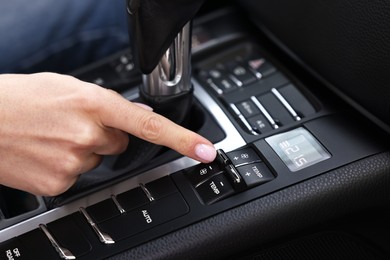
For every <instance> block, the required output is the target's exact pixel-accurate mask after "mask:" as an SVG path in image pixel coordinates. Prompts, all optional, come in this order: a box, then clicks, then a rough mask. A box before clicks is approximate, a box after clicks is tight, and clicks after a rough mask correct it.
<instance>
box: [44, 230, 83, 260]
mask: <svg viewBox="0 0 390 260" xmlns="http://www.w3.org/2000/svg"><path fill="white" fill-rule="evenodd" d="M39 228H40V229H41V230H42V231H43V233H44V234H45V236H46V237H47V239H49V241H50V243H51V245H52V246H53V247H54V249H55V250H56V251H57V253H58V254H59V256H60V257H61V258H62V259H76V257H75V256H74V255H73V254H72V252H70V250H69V249H66V248H64V247H62V246H60V244H59V243H58V242H57V240H56V239H55V238H54V237H53V235H52V234H51V233H50V231H49V230H48V229H47V227H46V225H44V224H40V225H39Z"/></svg>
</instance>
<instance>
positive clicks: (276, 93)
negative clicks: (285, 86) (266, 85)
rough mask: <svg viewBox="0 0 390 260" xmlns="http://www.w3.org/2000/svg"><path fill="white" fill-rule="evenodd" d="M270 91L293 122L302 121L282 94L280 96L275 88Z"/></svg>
mask: <svg viewBox="0 0 390 260" xmlns="http://www.w3.org/2000/svg"><path fill="white" fill-rule="evenodd" d="M271 91H272V93H273V94H274V96H276V98H277V99H278V100H279V101H280V103H282V105H283V106H284V107H285V108H286V109H287V110H288V112H289V113H290V115H291V116H292V117H293V118H294V120H295V121H299V120H301V119H302V118H301V117H300V116H298V114H297V113H296V112H295V110H294V108H292V106H291V105H290V103H288V101H287V100H286V99H285V98H284V97H283V95H282V94H280V92H279V91H278V90H277V89H276V88H272V89H271Z"/></svg>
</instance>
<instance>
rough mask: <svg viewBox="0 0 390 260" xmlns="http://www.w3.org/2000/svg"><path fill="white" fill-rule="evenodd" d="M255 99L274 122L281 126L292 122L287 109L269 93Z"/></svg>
mask: <svg viewBox="0 0 390 260" xmlns="http://www.w3.org/2000/svg"><path fill="white" fill-rule="evenodd" d="M257 98H258V100H259V101H260V103H261V104H262V105H263V106H264V107H265V109H266V110H267V111H268V113H270V115H271V116H272V118H273V119H274V120H275V121H277V122H279V123H281V125H288V124H290V123H293V122H294V119H293V117H292V116H291V115H290V113H289V112H288V111H287V109H286V108H285V107H284V106H283V105H282V103H280V101H279V100H278V99H277V98H276V97H275V96H274V95H273V94H272V93H271V92H269V93H267V94H264V95H262V96H259V97H257Z"/></svg>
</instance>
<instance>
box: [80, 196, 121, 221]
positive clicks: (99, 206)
mask: <svg viewBox="0 0 390 260" xmlns="http://www.w3.org/2000/svg"><path fill="white" fill-rule="evenodd" d="M86 210H87V211H88V213H89V214H90V215H91V217H92V218H93V219H94V220H95V222H96V223H100V222H103V221H105V220H107V219H110V218H113V217H115V216H118V215H119V214H120V212H119V210H118V207H117V206H116V205H115V203H114V202H113V201H112V199H106V200H103V201H101V202H99V203H96V204H94V205H92V206H89V207H87V208H86Z"/></svg>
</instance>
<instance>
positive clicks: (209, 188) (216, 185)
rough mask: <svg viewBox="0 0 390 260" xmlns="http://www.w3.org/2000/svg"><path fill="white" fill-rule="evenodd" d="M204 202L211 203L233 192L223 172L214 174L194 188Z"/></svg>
mask: <svg viewBox="0 0 390 260" xmlns="http://www.w3.org/2000/svg"><path fill="white" fill-rule="evenodd" d="M196 191H197V192H198V194H199V196H200V197H201V198H202V200H203V202H204V203H205V204H211V203H213V202H216V201H218V200H220V199H223V198H225V197H227V196H229V195H231V194H233V193H234V189H233V187H232V186H231V184H230V183H229V181H228V180H227V178H226V177H225V175H224V174H223V173H220V174H218V175H215V176H214V177H212V178H210V179H209V180H207V181H206V182H204V183H202V184H201V185H199V186H198V187H197V188H196Z"/></svg>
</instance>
